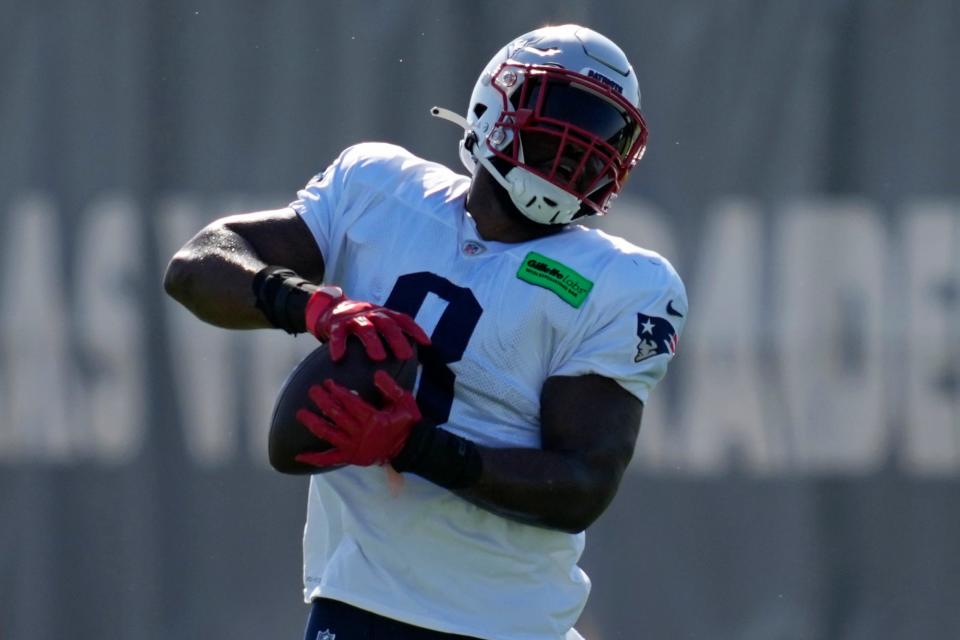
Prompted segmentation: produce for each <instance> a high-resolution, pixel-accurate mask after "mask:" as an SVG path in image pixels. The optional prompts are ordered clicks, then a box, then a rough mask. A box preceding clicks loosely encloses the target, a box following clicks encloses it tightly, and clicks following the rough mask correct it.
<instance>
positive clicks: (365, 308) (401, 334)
mask: <svg viewBox="0 0 960 640" xmlns="http://www.w3.org/2000/svg"><path fill="white" fill-rule="evenodd" d="M306 324H307V331H309V332H310V333H312V334H313V335H314V336H316V337H317V338H318V339H320V340H323V341H325V342H329V343H330V358H331V359H333V361H334V362H336V361H337V360H340V359H341V358H342V357H343V354H344V353H346V351H347V336H349V335H350V334H353V335H355V336H357V337H358V338H359V339H360V342H362V343H363V348H364V350H365V351H366V352H367V356H369V357H370V359H371V360H376V361H377V362H380V361H383V360H385V359H386V358H387V352H386V350H385V349H384V346H383V341H381V338H382V340H384V341H386V343H387V345H389V347H390V350H391V351H393V353H394V355H396V356H397V357H398V358H400V359H401V360H406V359H407V358H410V357H412V356H413V348H412V347H411V346H410V342H409V340H408V336H409V337H410V338H413V339H414V340H415V341H416V342H418V343H419V344H422V345H428V344H430V338H429V337H427V334H426V333H424V331H423V329H421V328H420V326H419V325H418V324H417V323H416V322H415V321H414V320H413V318H411V317H410V316H408V315H407V314H405V313H400V312H399V311H393V310H392V309H387V308H386V307H380V306H377V305H375V304H371V303H369V302H358V301H356V300H351V299H350V298H347V297H346V296H345V295H343V291H342V290H341V289H340V287H320V288H319V289H318V290H317V291H316V292H314V293H313V295H311V296H310V299H309V300H308V301H307V310H306Z"/></svg>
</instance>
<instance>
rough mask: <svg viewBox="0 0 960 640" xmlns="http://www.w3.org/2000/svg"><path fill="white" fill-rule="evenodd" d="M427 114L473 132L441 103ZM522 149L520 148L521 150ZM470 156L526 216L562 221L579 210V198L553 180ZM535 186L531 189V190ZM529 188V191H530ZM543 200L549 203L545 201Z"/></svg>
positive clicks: (536, 219) (568, 220)
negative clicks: (503, 171)
mask: <svg viewBox="0 0 960 640" xmlns="http://www.w3.org/2000/svg"><path fill="white" fill-rule="evenodd" d="M430 115H432V116H434V117H436V118H440V119H442V120H447V121H448V122H452V123H453V124H455V125H457V126H459V127H460V128H462V129H463V130H464V131H467V132H472V133H474V135H476V132H474V131H473V129H472V128H471V127H470V124H469V123H468V122H467V119H466V118H464V117H463V116H462V115H460V114H459V113H456V112H454V111H451V110H450V109H444V108H443V107H432V108H431V109H430ZM521 153H522V150H521ZM471 155H473V159H474V160H475V161H476V162H478V163H480V165H481V166H483V168H484V169H486V170H487V173H489V174H490V175H491V176H493V179H494V180H496V181H497V184H499V185H500V186H501V187H503V188H504V189H505V190H506V192H507V193H508V194H510V200H511V201H512V202H513V204H514V206H516V207H517V209H519V210H520V213H522V214H523V215H524V216H526V217H527V218H530V219H531V220H533V221H534V222H539V223H540V224H566V223H568V222H570V221H571V220H573V217H574V216H575V215H576V214H577V212H578V211H579V210H580V200H579V199H577V198H576V197H574V196H572V195H570V194H569V193H567V192H566V191H564V190H563V189H561V188H560V187H558V186H556V185H555V184H553V183H551V182H549V181H547V180H544V179H543V178H541V177H540V176H538V175H535V174H533V173H531V172H529V171H527V170H525V169H523V168H521V167H513V168H512V169H510V171H508V172H507V175H506V176H504V175H502V174H501V173H500V172H499V171H498V170H497V168H496V167H494V166H493V163H492V162H490V159H489V158H487V157H486V156H484V155H482V154H478V153H473V152H471ZM534 188H535V190H534ZM531 191H533V194H532V195H531V193H530V192H531ZM546 200H549V201H551V202H552V203H553V204H547V202H545V201H546Z"/></svg>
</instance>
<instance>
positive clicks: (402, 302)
mask: <svg viewBox="0 0 960 640" xmlns="http://www.w3.org/2000/svg"><path fill="white" fill-rule="evenodd" d="M469 184H470V183H469V179H468V178H466V177H464V176H462V175H458V174H456V173H454V172H452V171H450V170H449V169H448V168H446V167H444V166H442V165H439V164H436V163H432V162H427V161H425V160H422V159H420V158H417V157H416V156H413V155H411V154H410V153H409V152H407V151H406V150H404V149H401V148H399V147H396V146H392V145H387V144H376V143H365V144H360V145H357V146H354V147H351V148H349V149H347V150H346V151H345V152H344V153H343V154H341V156H340V157H339V158H338V159H337V160H336V161H335V162H334V163H333V164H332V165H331V166H330V167H329V168H328V169H327V170H326V171H325V172H324V173H323V174H321V175H318V176H317V177H316V178H314V179H313V180H312V181H311V182H310V183H309V184H307V186H306V187H305V188H304V189H303V190H301V191H300V192H299V193H298V196H299V197H298V199H297V200H296V201H295V202H294V203H293V204H292V205H291V207H292V208H293V209H294V210H295V211H296V212H297V213H298V214H299V215H300V216H301V217H302V218H303V220H304V221H305V222H306V224H307V225H308V226H309V228H310V231H311V232H312V233H313V236H314V238H315V239H316V241H317V245H318V246H319V248H320V251H321V252H322V254H323V257H324V259H325V261H326V275H325V278H324V280H325V281H326V282H330V283H335V284H338V285H340V286H341V287H342V288H343V290H344V292H345V293H346V295H347V296H348V297H350V298H353V299H357V300H367V301H370V302H374V303H377V304H380V305H385V306H388V307H391V308H394V309H398V310H401V311H404V312H406V313H409V314H410V315H411V316H413V317H415V318H416V320H417V322H418V323H419V324H420V326H422V327H423V328H424V330H425V331H426V332H427V333H428V334H430V336H431V339H432V346H431V347H430V348H429V349H421V362H423V363H424V364H423V366H422V367H421V369H420V374H419V378H418V383H417V385H418V386H417V401H418V403H419V405H420V407H421V410H422V411H423V412H424V413H425V414H427V415H430V416H431V417H433V418H435V419H436V420H438V421H440V422H443V423H444V424H443V427H444V428H445V429H448V430H450V431H452V432H454V433H456V434H459V435H461V436H464V437H466V438H469V439H470V440H472V441H474V442H477V443H479V444H481V445H485V446H490V447H539V446H540V423H539V414H540V391H541V388H542V386H543V383H544V381H545V380H546V379H547V378H549V377H550V376H556V375H563V376H576V375H582V374H590V373H594V374H599V375H602V376H606V377H609V378H612V379H614V380H616V381H617V382H618V383H620V384H621V385H622V386H623V387H624V388H625V389H627V390H628V391H629V392H630V393H632V394H634V395H635V396H636V397H638V398H640V399H641V400H643V401H646V399H647V395H648V394H649V393H650V390H651V389H652V388H653V387H654V385H655V384H656V383H657V381H658V380H660V378H661V377H663V375H664V373H665V371H666V368H667V363H668V361H669V360H670V359H671V357H672V356H673V353H674V351H675V349H676V343H677V337H678V335H679V334H680V331H681V329H682V327H683V323H684V316H685V315H686V313H687V300H686V294H685V292H684V288H683V284H682V283H681V281H680V278H679V277H678V276H677V273H676V272H675V271H674V269H673V267H672V266H671V265H670V264H669V263H668V262H667V261H666V260H665V259H664V258H662V257H661V256H659V255H658V254H656V253H653V252H651V251H647V250H644V249H640V248H638V247H636V246H634V245H632V244H630V243H628V242H626V241H624V240H622V239H619V238H616V237H613V236H610V235H607V234H604V233H602V232H600V231H597V230H592V229H587V228H585V227H581V226H570V227H569V228H567V229H565V230H564V231H562V232H560V233H557V234H555V235H552V236H549V237H546V238H541V239H537V240H532V241H529V242H524V243H519V244H508V243H500V242H489V241H486V240H483V239H482V238H480V236H479V235H478V234H477V229H476V226H475V224H474V222H473V219H472V218H471V216H470V215H469V213H467V211H466V209H465V206H464V204H465V198H466V193H467V190H468V188H469ZM427 351H430V352H431V353H430V355H428V356H425V354H424V352H427ZM595 428H597V429H602V428H604V425H602V424H598V425H596V426H595ZM404 478H405V484H404V486H403V488H402V490H401V491H400V492H399V495H393V494H391V491H390V488H389V486H388V482H387V475H386V472H385V470H384V469H382V468H379V467H369V468H364V467H344V468H342V469H338V470H335V471H332V472H329V473H325V474H321V475H315V476H313V477H312V479H311V483H310V494H309V502H308V509H307V524H306V529H305V531H304V541H303V551H304V583H305V588H304V596H305V598H306V600H308V601H309V600H311V599H313V598H316V597H321V596H323V597H328V598H333V599H336V600H342V601H344V602H348V603H351V604H353V605H355V606H358V607H361V608H364V609H367V610H370V611H374V612H376V613H379V614H381V615H384V616H387V617H390V618H395V619H397V620H402V621H404V622H408V623H410V624H414V625H418V626H422V627H427V628H430V629H437V630H441V631H446V632H450V633H457V634H463V635H469V636H477V637H481V638H491V639H497V640H500V639H507V638H509V639H515V640H558V639H560V638H564V637H565V635H566V634H567V633H568V632H569V631H570V629H571V627H572V625H573V624H574V623H575V622H576V620H577V617H578V616H579V614H580V611H581V610H582V609H583V606H584V604H585V602H586V599H587V594H588V593H589V590H590V581H589V579H588V578H587V575H586V574H585V573H584V572H583V571H582V570H581V569H580V568H579V567H578V566H577V561H578V559H579V558H580V554H581V552H582V551H583V545H584V535H583V534H578V535H574V534H568V533H563V532H560V531H553V530H549V529H544V528H538V527H534V526H529V525H525V524H520V523H517V522H514V521H511V520H507V519H505V518H503V517H501V516H498V515H495V514H493V513H491V512H489V511H486V510H484V509H481V508H479V507H476V506H474V505H472V504H470V503H468V502H466V501H464V500H462V499H461V498H459V497H457V496H456V495H454V494H453V493H451V492H450V491H447V490H446V489H442V488H440V487H438V486H436V485H434V484H432V483H430V482H428V481H426V480H423V479H421V478H420V477H418V476H415V475H412V474H405V475H404ZM571 633H572V632H571Z"/></svg>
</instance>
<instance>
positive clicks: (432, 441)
mask: <svg viewBox="0 0 960 640" xmlns="http://www.w3.org/2000/svg"><path fill="white" fill-rule="evenodd" d="M391 464H392V465H393V468H394V469H396V470H397V471H407V472H410V473H415V474H417V475H418V476H420V477H421V478H425V479H427V480H429V481H430V482H432V483H434V484H436V485H439V486H441V487H443V488H445V489H452V490H456V489H466V488H468V487H470V486H472V485H474V484H475V483H476V482H477V481H478V480H479V479H480V475H481V474H482V473H483V459H482V458H481V457H480V451H479V449H478V448H477V445H476V444H474V443H473V442H471V441H469V440H467V439H466V438H463V437H460V436H458V435H456V434H453V433H450V432H449V431H446V430H444V429H440V428H438V427H435V426H434V425H433V424H431V423H429V422H426V421H422V422H419V423H417V424H416V425H415V426H414V427H413V429H412V430H411V432H410V437H409V439H408V440H407V443H406V445H404V447H403V450H402V451H401V452H400V454H399V455H397V457H396V458H394V459H393V460H392V461H391Z"/></svg>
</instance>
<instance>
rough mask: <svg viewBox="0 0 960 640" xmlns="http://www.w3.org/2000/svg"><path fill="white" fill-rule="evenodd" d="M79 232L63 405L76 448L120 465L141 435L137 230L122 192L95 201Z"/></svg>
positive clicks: (140, 278)
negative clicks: (78, 441)
mask: <svg viewBox="0 0 960 640" xmlns="http://www.w3.org/2000/svg"><path fill="white" fill-rule="evenodd" d="M83 221H84V223H83V225H82V228H81V231H80V234H79V239H78V243H79V247H78V251H77V260H76V268H75V270H74V272H73V274H72V282H73V283H74V286H73V291H74V295H75V299H74V301H73V306H74V313H73V314H72V315H71V317H72V319H73V321H74V323H75V329H76V330H75V335H76V346H77V348H76V350H75V355H74V359H73V362H72V364H73V371H74V372H75V375H74V378H73V380H72V382H73V384H72V385H71V387H70V388H71V389H72V390H73V391H74V393H73V395H72V398H71V403H70V406H71V408H72V412H71V414H72V416H73V420H74V425H73V426H74V429H75V430H76V431H77V432H78V433H79V434H81V437H82V446H83V447H84V448H85V449H89V452H90V454H92V455H94V456H96V457H97V458H99V459H100V460H103V461H109V462H111V463H119V462H126V461H129V460H130V459H132V458H133V457H134V456H135V455H136V454H137V453H138V452H139V450H140V446H141V444H142V442H143V436H144V433H145V431H144V430H145V424H144V422H145V408H146V398H145V394H144V383H145V380H144V354H143V352H142V339H143V321H142V315H141V314H142V310H141V302H140V300H141V294H142V292H143V289H144V286H156V283H155V282H149V283H145V282H144V274H143V265H142V262H141V260H140V256H141V254H142V251H141V245H142V242H141V240H140V232H141V227H140V224H139V218H138V216H137V211H136V208H135V206H134V204H133V203H132V202H131V201H129V200H127V199H125V198H121V197H117V198H107V199H103V200H100V201H99V202H97V203H95V204H94V205H93V206H92V207H91V208H90V210H89V211H88V212H87V216H85V217H84V219H83Z"/></svg>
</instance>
